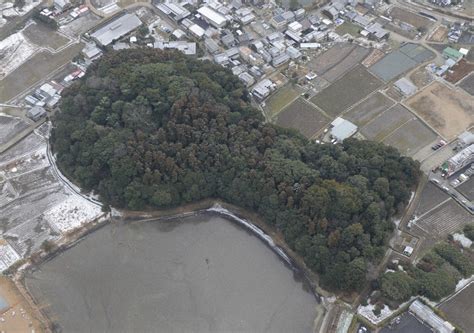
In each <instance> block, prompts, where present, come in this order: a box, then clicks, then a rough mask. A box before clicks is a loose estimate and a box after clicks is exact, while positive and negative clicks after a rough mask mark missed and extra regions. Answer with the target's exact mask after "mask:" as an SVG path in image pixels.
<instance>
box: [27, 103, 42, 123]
mask: <svg viewBox="0 0 474 333" xmlns="http://www.w3.org/2000/svg"><path fill="white" fill-rule="evenodd" d="M26 116H27V117H28V118H30V119H31V120H33V121H38V120H40V119H41V118H43V117H46V110H45V109H44V108H42V107H41V106H34V107H32V108H31V109H29V110H28V111H26Z"/></svg>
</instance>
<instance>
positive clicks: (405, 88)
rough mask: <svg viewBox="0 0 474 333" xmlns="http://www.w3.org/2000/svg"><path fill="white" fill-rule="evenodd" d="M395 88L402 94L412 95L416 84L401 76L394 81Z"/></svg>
mask: <svg viewBox="0 0 474 333" xmlns="http://www.w3.org/2000/svg"><path fill="white" fill-rule="evenodd" d="M394 86H395V88H396V89H397V90H398V91H399V92H400V93H402V95H404V96H410V95H413V94H414V93H415V92H416V89H417V88H416V86H415V85H414V84H413V83H412V82H411V81H410V80H408V79H407V78H405V77H402V78H401V79H400V80H398V81H396V82H395V83H394Z"/></svg>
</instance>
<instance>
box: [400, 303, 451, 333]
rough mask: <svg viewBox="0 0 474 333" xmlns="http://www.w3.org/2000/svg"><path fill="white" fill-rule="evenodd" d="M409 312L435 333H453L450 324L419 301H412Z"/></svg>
mask: <svg viewBox="0 0 474 333" xmlns="http://www.w3.org/2000/svg"><path fill="white" fill-rule="evenodd" d="M409 310H410V312H411V313H413V314H414V315H415V316H416V317H417V318H418V319H420V320H421V321H422V322H424V323H426V324H428V325H429V326H430V327H431V328H432V329H433V331H434V332H436V333H452V332H454V326H453V325H451V323H449V322H448V321H445V320H444V319H442V318H441V317H439V316H438V315H437V314H436V313H434V311H433V310H431V309H430V308H429V307H428V306H426V305H425V304H423V303H421V302H420V301H419V300H416V301H414V302H413V303H412V304H411V305H410V308H409Z"/></svg>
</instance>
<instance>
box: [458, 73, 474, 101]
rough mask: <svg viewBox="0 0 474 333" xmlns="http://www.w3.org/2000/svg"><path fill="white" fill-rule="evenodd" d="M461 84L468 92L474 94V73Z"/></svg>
mask: <svg viewBox="0 0 474 333" xmlns="http://www.w3.org/2000/svg"><path fill="white" fill-rule="evenodd" d="M459 86H460V87H461V88H462V89H464V91H466V92H467V93H468V94H470V95H471V96H474V73H471V74H469V76H467V77H466V78H465V79H464V80H462V82H461V83H460V84H459Z"/></svg>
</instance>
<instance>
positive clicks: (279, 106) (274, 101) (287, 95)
mask: <svg viewBox="0 0 474 333" xmlns="http://www.w3.org/2000/svg"><path fill="white" fill-rule="evenodd" d="M300 93H301V92H300V89H298V88H297V87H293V86H292V85H291V84H289V85H287V86H285V87H282V88H281V89H278V91H277V92H276V93H275V94H273V95H272V96H271V97H270V98H268V99H267V100H266V101H265V104H266V105H265V110H266V112H267V115H268V116H269V117H270V118H273V117H274V116H276V115H277V114H278V113H279V112H280V111H282V110H283V108H284V107H285V106H287V105H288V104H290V103H291V102H292V101H293V100H295V99H296V98H297V97H298V96H299V95H300Z"/></svg>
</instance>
